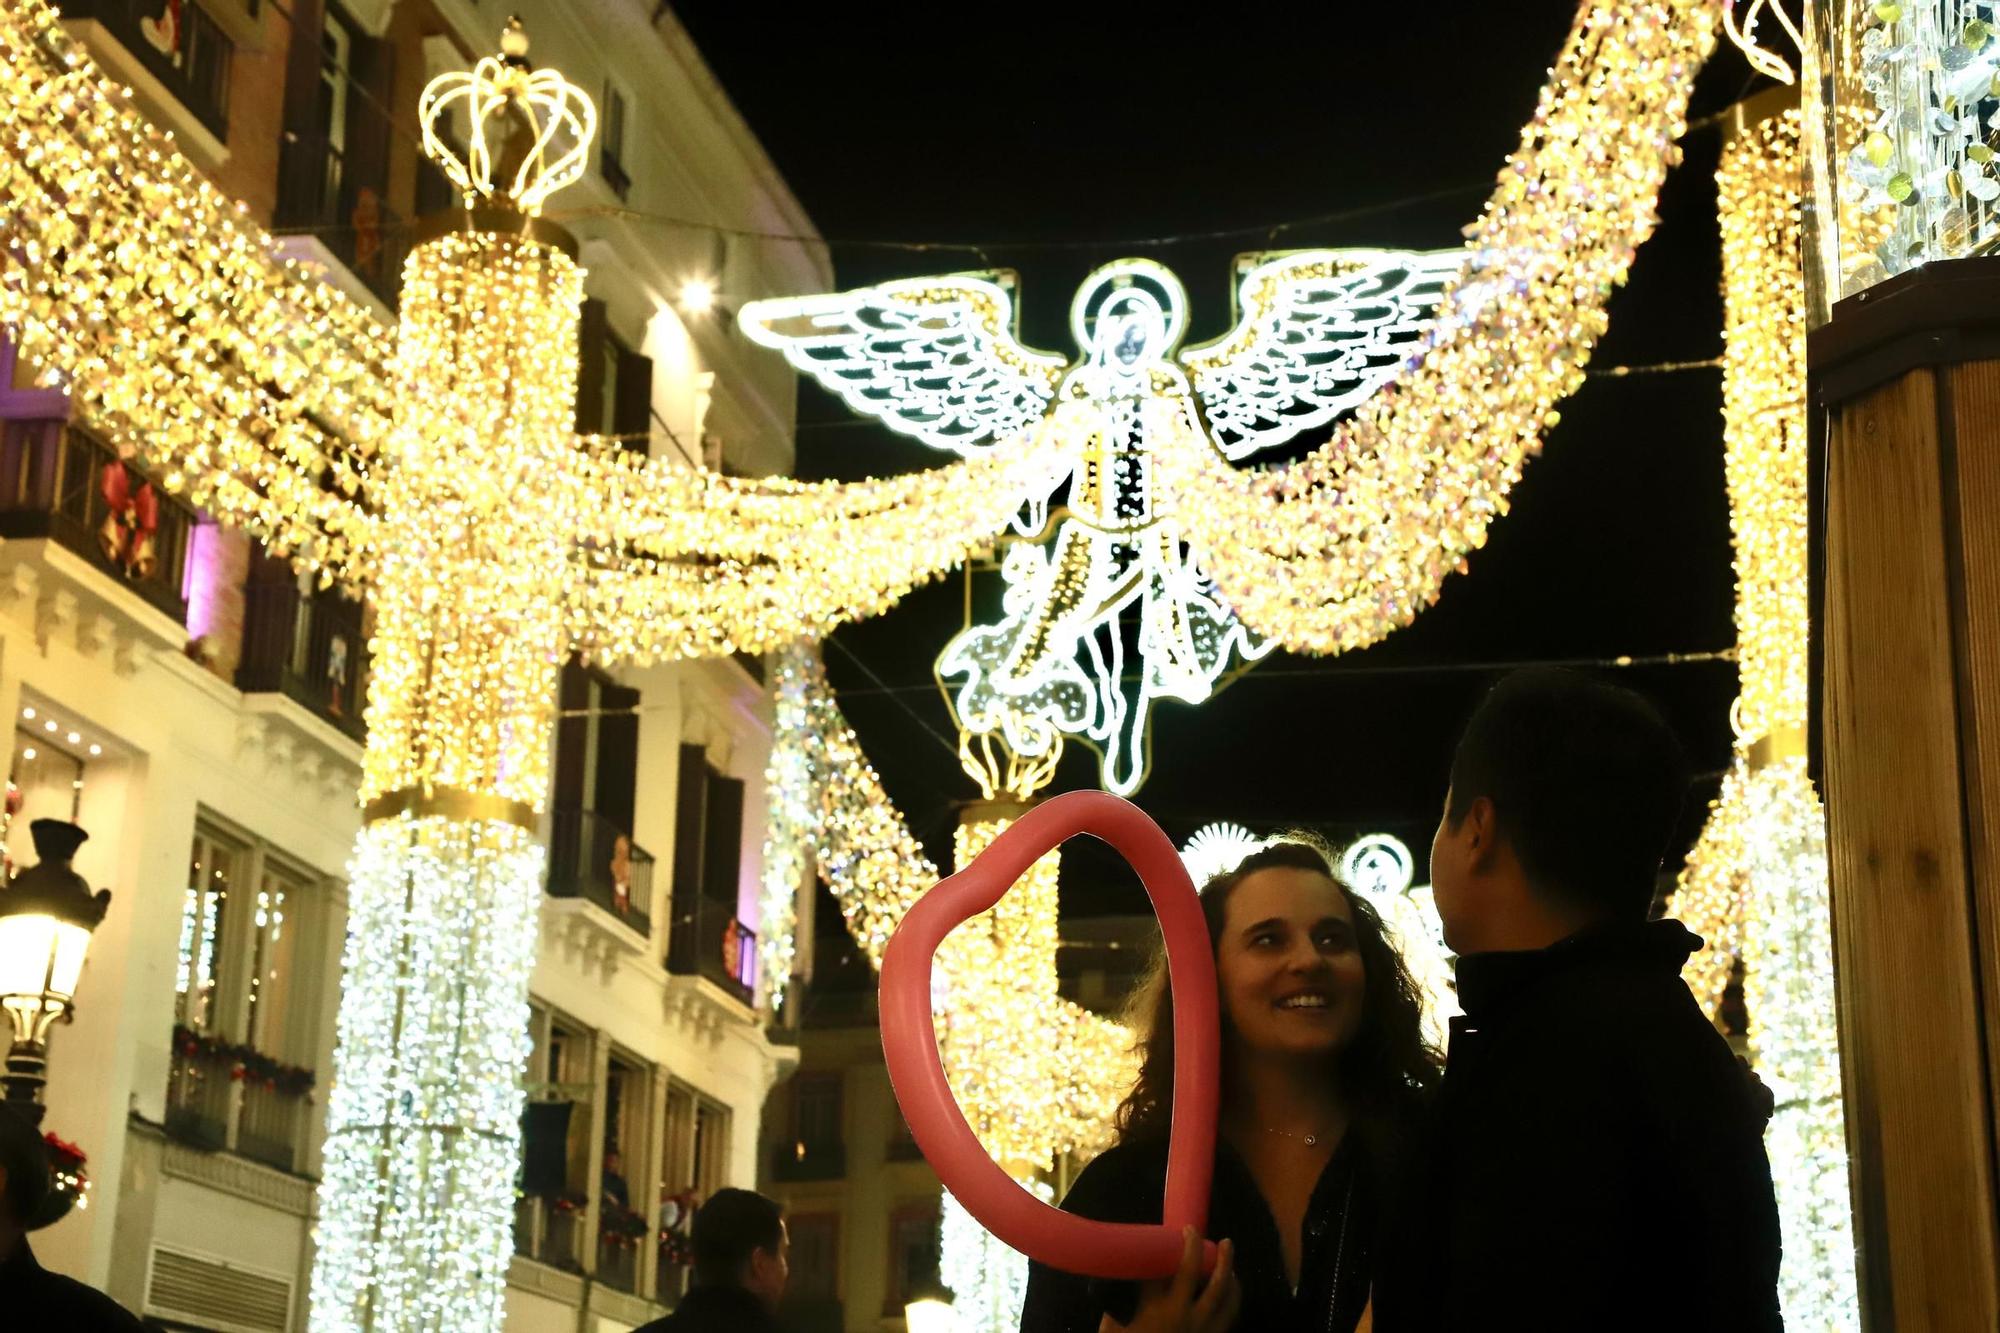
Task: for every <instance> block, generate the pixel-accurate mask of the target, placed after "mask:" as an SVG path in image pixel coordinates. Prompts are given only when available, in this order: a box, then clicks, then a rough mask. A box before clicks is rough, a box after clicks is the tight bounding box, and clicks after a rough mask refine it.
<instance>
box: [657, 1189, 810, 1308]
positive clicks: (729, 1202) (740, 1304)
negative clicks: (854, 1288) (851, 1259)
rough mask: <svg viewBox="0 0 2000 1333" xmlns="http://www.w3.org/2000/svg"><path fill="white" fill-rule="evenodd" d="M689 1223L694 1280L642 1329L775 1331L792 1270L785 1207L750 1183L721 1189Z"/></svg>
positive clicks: (698, 1210) (696, 1212) (697, 1211)
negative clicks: (676, 1301)
mask: <svg viewBox="0 0 2000 1333" xmlns="http://www.w3.org/2000/svg"><path fill="white" fill-rule="evenodd" d="M689 1230H690V1235H689V1239H690V1240H691V1241H692V1242H693V1245H694V1283H693V1285H692V1286H690V1287H689V1288H688V1294H687V1295H685V1296H683V1297H681V1302H680V1304H679V1305H678V1306H676V1307H675V1309H674V1312H673V1313H672V1314H670V1315H668V1316H667V1317H666V1318H664V1319H656V1320H654V1321H653V1322H652V1323H650V1324H647V1325H646V1326H645V1327H643V1328H641V1329H639V1330H638V1333H777V1330H778V1320H777V1311H778V1302H780V1301H781V1300H783V1299H784V1296H785V1280H786V1278H787V1277H789V1276H790V1275H791V1240H790V1238H789V1237H788V1236H786V1234H785V1218H784V1210H783V1209H781V1208H780V1207H779V1206H778V1204H777V1202H776V1201H775V1200H772V1199H767V1198H765V1197H764V1196H763V1195H761V1194H757V1193H755V1192H753V1191H751V1190H737V1189H720V1190H717V1191H716V1192H715V1193H714V1195H713V1196H711V1197H710V1198H709V1201H708V1202H707V1203H705V1204H703V1205H702V1206H701V1207H700V1208H699V1209H697V1210H696V1211H695V1215H694V1222H693V1225H692V1226H691V1227H690V1228H689Z"/></svg>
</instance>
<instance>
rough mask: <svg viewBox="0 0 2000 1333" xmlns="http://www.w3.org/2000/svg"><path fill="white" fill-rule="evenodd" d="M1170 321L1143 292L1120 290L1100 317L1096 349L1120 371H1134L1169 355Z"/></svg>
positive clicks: (1098, 319) (1157, 305)
mask: <svg viewBox="0 0 2000 1333" xmlns="http://www.w3.org/2000/svg"><path fill="white" fill-rule="evenodd" d="M1166 342H1167V320H1166V316H1165V314H1164V313H1163V312H1162V311H1161V310H1160V304H1159V302H1157V301H1155V300H1154V299H1153V298H1152V296H1151V295H1150V294H1149V293H1147V292H1144V291H1140V290H1138V289H1133V290H1130V291H1124V292H1120V293H1119V294H1118V295H1116V296H1114V297H1112V298H1111V300H1110V301H1108V302H1107V303H1106V304H1105V307H1104V311H1103V313H1102V314H1100V315H1099V316H1098V317H1097V348H1098V352H1099V354H1100V355H1101V356H1102V357H1103V359H1104V360H1105V361H1106V362H1108V363H1109V364H1110V365H1112V366H1113V367H1115V368H1117V369H1118V370H1121V371H1125V372H1128V373H1129V372H1132V371H1136V370H1138V369H1140V368H1141V367H1143V366H1146V365H1148V364H1149V363H1151V362H1153V361H1157V360H1159V359H1160V358H1161V357H1162V356H1164V355H1166V350H1167V349H1166Z"/></svg>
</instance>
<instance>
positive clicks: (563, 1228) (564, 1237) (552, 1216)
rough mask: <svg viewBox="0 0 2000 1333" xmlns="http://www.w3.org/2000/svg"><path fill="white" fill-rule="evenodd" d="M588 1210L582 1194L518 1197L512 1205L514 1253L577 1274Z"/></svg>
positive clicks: (579, 1266)
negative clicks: (585, 1212)
mask: <svg viewBox="0 0 2000 1333" xmlns="http://www.w3.org/2000/svg"><path fill="white" fill-rule="evenodd" d="M588 1206H589V1200H588V1199H586V1198H585V1196H583V1195H582V1194H574V1193H572V1194H561V1195H555V1196H551V1197H546V1198H545V1197H542V1196H539V1195H533V1194H524V1195H522V1196H521V1197H520V1198H518V1199H516V1200H515V1201H514V1253H516V1254H518V1255H520V1256H521V1257H522V1258H524V1259H533V1260H534V1261H535V1262H536V1263H542V1264H547V1265H548V1266H549V1267H551V1268H560V1269H562V1270H563V1271H564V1272H566V1273H581V1272H582V1271H583V1263H582V1261H581V1258H580V1256H581V1255H582V1253H583V1218H584V1210H585V1209H586V1208H587V1207H588Z"/></svg>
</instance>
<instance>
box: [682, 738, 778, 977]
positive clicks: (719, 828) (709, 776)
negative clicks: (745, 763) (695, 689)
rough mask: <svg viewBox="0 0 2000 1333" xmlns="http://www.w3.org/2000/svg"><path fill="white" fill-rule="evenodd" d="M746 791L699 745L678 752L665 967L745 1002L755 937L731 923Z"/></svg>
mask: <svg viewBox="0 0 2000 1333" xmlns="http://www.w3.org/2000/svg"><path fill="white" fill-rule="evenodd" d="M743 790H744V785H743V782H742V781H741V780H740V779H737V778H730V777H724V776H723V775H722V774H720V773H718V772H716V771H715V769H714V768H713V767H712V766H711V765H710V764H709V762H708V752H707V751H706V750H704V749H703V748H702V747H701V746H699V745H683V746H681V760H680V782H679V790H678V792H677V793H676V796H675V808H674V887H673V926H672V931H671V933H670V934H669V936H668V944H669V953H668V955H667V967H668V970H670V971H672V972H676V973H679V974H682V975H692V976H701V977H706V978H708V979H709V980H711V981H713V982H715V983H716V984H717V985H719V986H721V987H722V988H723V989H724V990H727V991H729V992H731V993H732V994H734V995H736V996H738V997H739V998H741V999H743V1000H744V1001H745V1002H747V1001H748V1000H749V997H750V988H751V983H752V982H753V981H754V980H755V974H754V971H753V968H754V965H755V963H754V960H755V957H756V950H755V948H754V944H755V936H754V934H752V933H751V932H750V930H749V929H748V928H747V927H745V926H744V925H743V923H742V922H741V921H738V920H737V919H736V903H737V893H738V888H739V885H738V879H739V877H740V872H741V870H742V864H743Z"/></svg>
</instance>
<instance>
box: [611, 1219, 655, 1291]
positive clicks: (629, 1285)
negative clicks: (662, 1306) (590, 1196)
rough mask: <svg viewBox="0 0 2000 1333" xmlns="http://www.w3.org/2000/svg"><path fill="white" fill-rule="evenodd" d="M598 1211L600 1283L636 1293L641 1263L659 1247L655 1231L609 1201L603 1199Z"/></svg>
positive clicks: (643, 1221) (644, 1220)
mask: <svg viewBox="0 0 2000 1333" xmlns="http://www.w3.org/2000/svg"><path fill="white" fill-rule="evenodd" d="M597 1207H598V1216H597V1273H596V1277H597V1280H598V1281H599V1282H602V1283H605V1284H606V1285H607V1286H612V1287H616V1288H617V1289H618V1290H620V1291H631V1292H636V1291H637V1290H638V1289H639V1264H640V1259H641V1257H642V1256H643V1255H645V1254H647V1253H648V1252H649V1250H650V1249H651V1248H652V1247H653V1244H656V1243H657V1242H656V1241H655V1240H654V1236H653V1229H652V1227H650V1226H648V1225H647V1224H646V1219H645V1218H643V1217H641V1216H639V1214H637V1213H635V1212H633V1211H632V1210H631V1209H630V1208H621V1207H619V1206H618V1205H617V1204H615V1203H613V1202H611V1200H609V1199H603V1198H600V1199H599V1200H598V1205H597Z"/></svg>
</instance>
